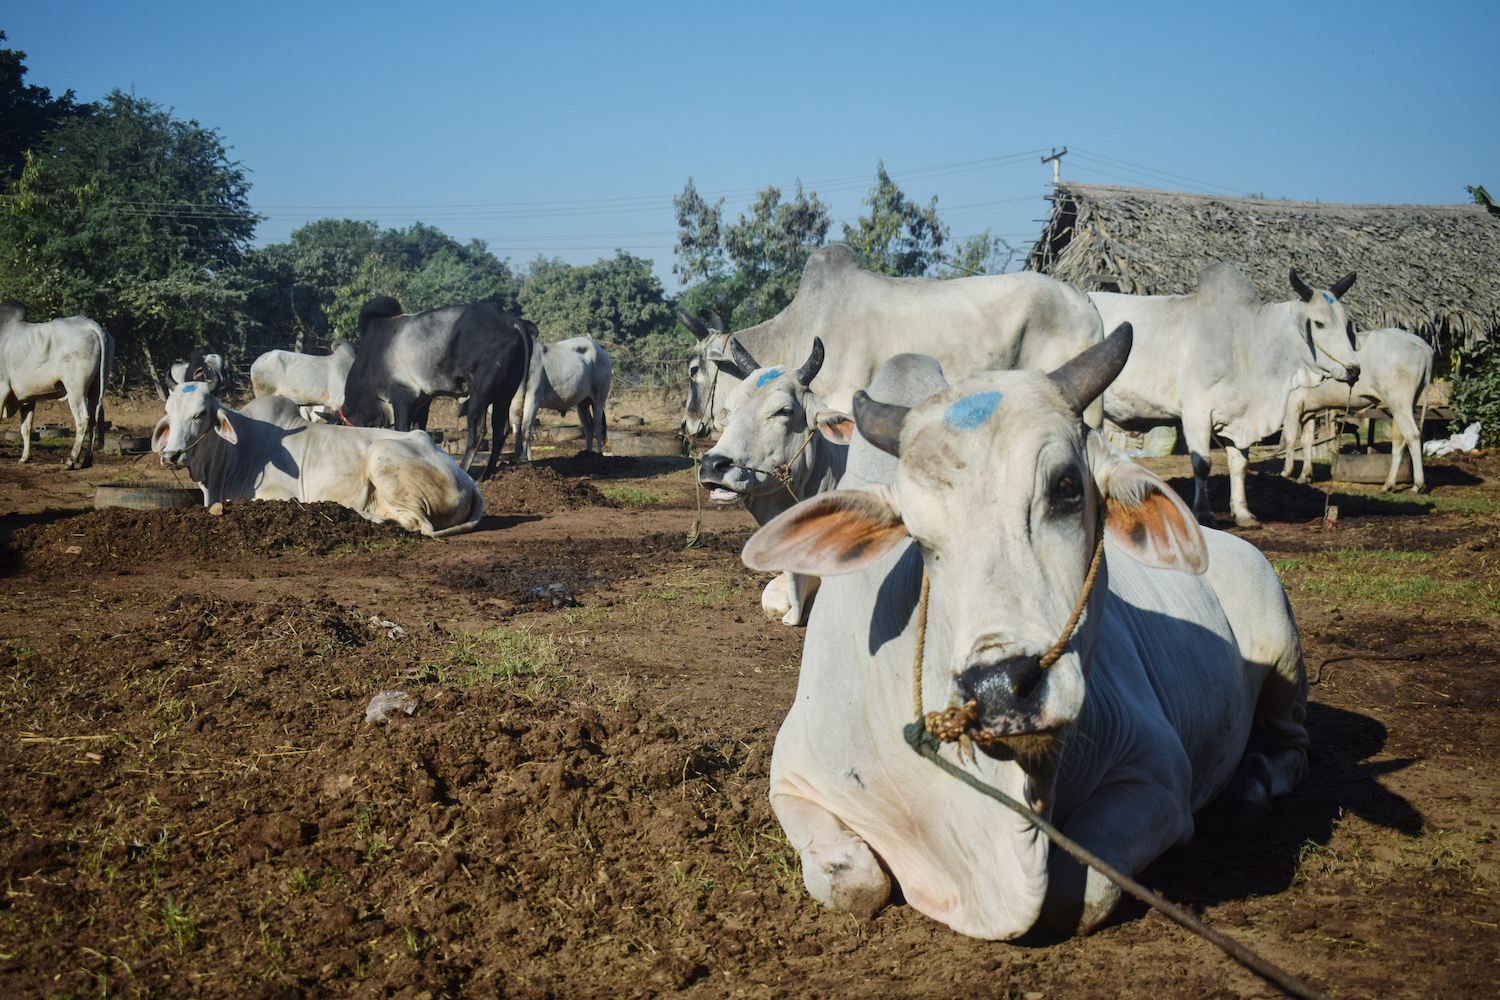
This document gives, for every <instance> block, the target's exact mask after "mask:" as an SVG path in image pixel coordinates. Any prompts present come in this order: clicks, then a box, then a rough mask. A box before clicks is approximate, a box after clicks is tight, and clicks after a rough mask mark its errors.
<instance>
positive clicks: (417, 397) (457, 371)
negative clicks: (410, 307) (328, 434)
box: [341, 296, 527, 479]
mask: <svg viewBox="0 0 1500 1000" xmlns="http://www.w3.org/2000/svg"><path fill="white" fill-rule="evenodd" d="M359 335H360V341H359V352H358V354H357V355H356V356H355V359H354V364H353V365H352V366H350V368H349V376H348V378H347V379H346V380H345V382H344V406H343V408H342V412H341V416H342V418H343V419H344V421H345V422H347V423H348V424H350V425H352V426H355V427H373V426H377V425H379V424H382V423H385V422H386V421H387V420H389V422H391V423H392V424H394V425H395V428H396V430H398V431H404V430H408V429H410V428H411V427H412V426H417V427H423V428H425V427H426V426H427V411H428V409H429V408H430V407H431V405H432V400H433V398H434V397H436V396H455V397H457V396H469V397H470V399H469V405H468V423H469V446H468V448H467V449H466V450H465V451H464V457H463V461H462V462H461V463H460V464H461V465H462V466H463V468H464V469H465V470H467V469H468V468H469V466H470V463H471V462H473V460H474V453H475V452H477V451H478V450H479V443H480V442H481V441H483V440H484V431H485V420H486V417H487V416H488V415H489V414H490V413H491V411H493V414H494V423H495V431H494V442H493V447H492V448H491V449H490V460H489V462H488V463H487V464H486V465H485V468H484V472H483V473H482V474H481V475H479V476H478V477H477V478H479V479H485V478H488V477H489V476H490V474H491V473H493V472H494V470H495V460H496V459H498V458H499V457H500V449H501V448H502V447H504V445H505V432H506V416H507V414H508V413H509V410H510V402H511V400H512V398H514V397H515V394H516V391H517V390H518V389H519V388H520V386H521V382H522V380H523V379H524V378H525V377H526V363H527V338H526V333H525V331H524V330H523V329H522V327H521V322H520V320H518V319H516V317H514V316H512V315H510V314H509V313H506V312H501V311H500V310H499V309H497V308H496V307H495V306H492V305H490V304H489V303H483V302H481V303H476V304H474V305H466V306H445V307H443V308H442V309H430V310H428V311H427V312H421V313H417V314H416V315H413V316H407V315H405V314H403V313H402V311H401V303H399V302H397V301H396V300H395V299H393V298H391V297H390V296H381V297H379V298H375V299H371V300H370V301H368V302H366V303H365V305H364V308H363V309H361V310H360V311H359ZM387 408H389V409H388V410H387ZM387 412H389V416H387Z"/></svg>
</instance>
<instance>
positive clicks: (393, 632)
mask: <svg viewBox="0 0 1500 1000" xmlns="http://www.w3.org/2000/svg"><path fill="white" fill-rule="evenodd" d="M370 627H371V628H374V629H384V630H385V637H386V638H387V639H399V638H401V637H402V636H404V635H406V629H404V628H402V627H401V626H400V625H397V624H396V623H395V622H388V621H386V620H385V619H384V618H382V617H380V616H379V615H371V616H370Z"/></svg>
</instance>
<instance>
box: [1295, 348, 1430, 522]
mask: <svg viewBox="0 0 1500 1000" xmlns="http://www.w3.org/2000/svg"><path fill="white" fill-rule="evenodd" d="M1354 341H1355V348H1356V349H1355V352H1354V363H1355V365H1356V366H1357V367H1358V368H1359V381H1357V382H1355V383H1354V385H1353V386H1352V387H1351V386H1348V385H1345V384H1344V383H1342V382H1335V381H1332V380H1331V379H1324V380H1323V381H1321V382H1319V383H1318V384H1317V385H1314V386H1311V387H1309V388H1298V389H1294V390H1293V391H1292V394H1291V396H1289V397H1288V399H1287V407H1286V422H1285V424H1284V425H1283V427H1282V432H1281V440H1282V441H1283V442H1285V444H1286V464H1285V465H1284V466H1283V467H1282V470H1281V474H1282V475H1283V476H1285V477H1287V478H1288V479H1290V478H1291V477H1292V467H1293V465H1294V464H1295V463H1296V460H1297V438H1298V434H1299V432H1300V434H1301V437H1302V446H1303V456H1302V474H1301V475H1300V476H1298V477H1297V482H1299V483H1305V482H1308V481H1309V480H1310V479H1311V478H1312V450H1313V435H1314V430H1315V427H1316V421H1314V420H1313V419H1312V418H1313V417H1314V416H1316V415H1317V414H1319V413H1323V412H1328V411H1335V412H1341V411H1343V410H1345V409H1347V408H1350V407H1352V408H1354V409H1359V408H1360V407H1362V406H1365V405H1366V404H1367V403H1379V404H1381V405H1383V406H1385V408H1386V409H1387V410H1389V411H1390V413H1391V422H1392V424H1393V425H1394V426H1393V427H1392V430H1391V471H1390V472H1389V473H1388V474H1387V475H1386V477H1385V485H1383V486H1381V487H1380V489H1381V491H1382V492H1385V493H1389V492H1391V491H1392V490H1394V489H1395V488H1396V474H1397V473H1398V472H1400V471H1401V453H1402V451H1409V452H1410V454H1411V474H1412V488H1411V490H1412V492H1413V493H1422V492H1424V491H1425V490H1426V489H1427V480H1426V478H1425V476H1424V475H1423V472H1422V428H1421V426H1420V425H1419V424H1418V423H1417V419H1416V417H1414V416H1413V415H1412V414H1413V411H1414V410H1415V408H1416V405H1417V399H1418V397H1420V396H1421V395H1422V393H1423V392H1424V391H1425V390H1426V388H1427V386H1428V385H1429V384H1431V382H1432V348H1431V347H1430V346H1428V344H1427V342H1426V341H1425V340H1423V339H1422V338H1421V337H1418V336H1417V335H1416V334H1412V333H1407V332H1406V331H1405V330H1395V329H1386V330H1370V331H1367V332H1365V333H1357V334H1355V335H1354Z"/></svg>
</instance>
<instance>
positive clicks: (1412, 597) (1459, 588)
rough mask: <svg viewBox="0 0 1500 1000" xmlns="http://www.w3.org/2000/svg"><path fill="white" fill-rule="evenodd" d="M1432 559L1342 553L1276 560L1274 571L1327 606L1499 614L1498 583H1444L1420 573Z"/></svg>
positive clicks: (1388, 552) (1385, 552)
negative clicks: (1430, 607) (1433, 607)
mask: <svg viewBox="0 0 1500 1000" xmlns="http://www.w3.org/2000/svg"><path fill="white" fill-rule="evenodd" d="M1432 560H1433V553H1431V552H1410V551H1404V550H1400V549H1361V548H1340V549H1329V550H1328V551H1326V552H1321V553H1316V554H1313V555H1308V556H1298V557H1294V558H1289V559H1274V560H1272V561H1271V565H1272V567H1273V568H1274V569H1275V570H1276V572H1277V574H1278V575H1279V576H1280V577H1281V581H1282V583H1283V584H1284V585H1285V586H1286V587H1288V588H1289V589H1295V590H1297V591H1299V592H1301V593H1302V594H1304V595H1306V596H1309V597H1313V598H1316V599H1318V600H1322V601H1327V602H1330V603H1333V604H1343V603H1347V602H1350V601H1353V602H1361V601H1363V602H1368V603H1371V604H1383V605H1400V606H1411V605H1414V604H1420V603H1422V602H1449V601H1452V602H1459V603H1463V604H1467V605H1470V606H1471V607H1473V608H1474V609H1475V610H1482V611H1489V612H1490V613H1495V612H1497V611H1500V594H1497V593H1496V589H1495V585H1494V584H1493V583H1486V582H1484V581H1482V580H1477V579H1473V578H1467V579H1460V580H1445V579H1442V578H1440V577H1437V576H1435V575H1432V574H1430V573H1423V572H1418V568H1419V567H1422V566H1424V565H1425V564H1429V563H1431V562H1432Z"/></svg>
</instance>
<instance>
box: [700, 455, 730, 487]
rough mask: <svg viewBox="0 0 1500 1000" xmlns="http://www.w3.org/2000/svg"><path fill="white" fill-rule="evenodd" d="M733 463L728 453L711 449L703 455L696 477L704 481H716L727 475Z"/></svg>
mask: <svg viewBox="0 0 1500 1000" xmlns="http://www.w3.org/2000/svg"><path fill="white" fill-rule="evenodd" d="M733 465H734V462H733V460H731V459H730V457H729V456H728V455H721V454H719V453H718V452H713V451H711V452H709V453H708V454H707V455H704V456H703V461H702V463H700V464H699V466H698V478H699V479H700V480H703V481H705V482H706V481H708V480H715V481H717V480H718V479H721V478H722V477H724V476H725V475H727V474H728V473H729V470H730V468H731V467H732V466H733Z"/></svg>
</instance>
